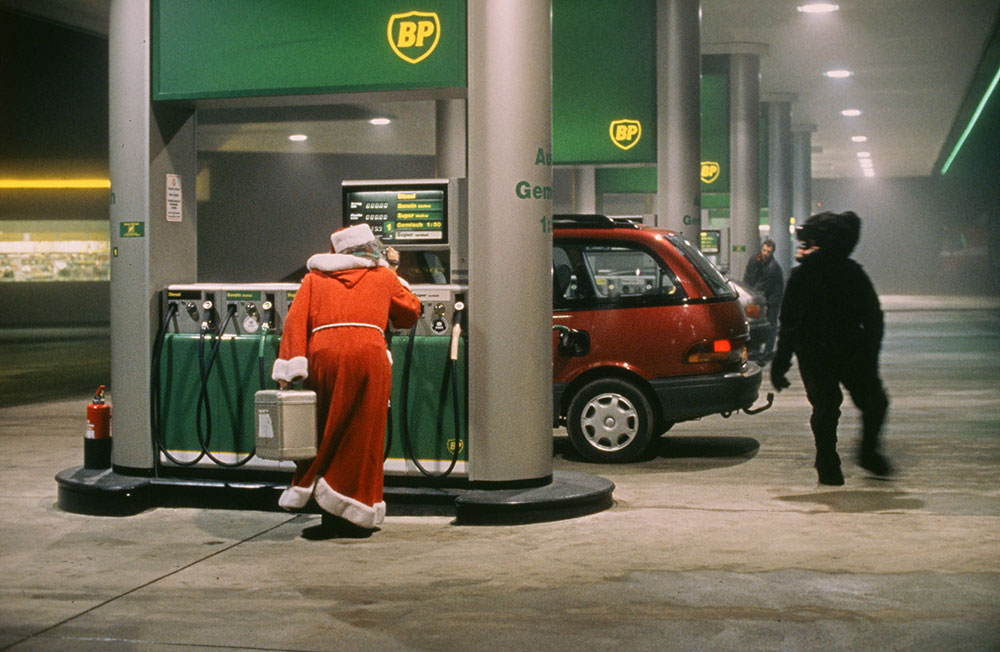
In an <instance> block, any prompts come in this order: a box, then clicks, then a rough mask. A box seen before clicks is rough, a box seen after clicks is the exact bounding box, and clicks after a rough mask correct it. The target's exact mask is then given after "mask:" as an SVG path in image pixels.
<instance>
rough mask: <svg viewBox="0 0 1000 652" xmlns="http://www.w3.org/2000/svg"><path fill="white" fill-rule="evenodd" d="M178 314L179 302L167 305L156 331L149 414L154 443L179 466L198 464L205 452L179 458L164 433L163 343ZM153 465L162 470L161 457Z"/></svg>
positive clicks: (157, 472)
mask: <svg viewBox="0 0 1000 652" xmlns="http://www.w3.org/2000/svg"><path fill="white" fill-rule="evenodd" d="M176 314H177V304H176V303H171V304H169V305H168V306H167V316H166V318H165V319H164V320H163V323H162V324H161V325H160V330H159V331H157V333H156V339H155V340H154V341H153V360H152V365H151V366H152V374H151V375H152V377H151V378H150V379H149V416H150V419H149V420H150V428H151V430H152V431H153V443H154V444H155V445H156V449H157V450H158V451H159V452H160V453H162V454H163V456H164V457H166V458H167V459H168V460H170V461H171V462H172V463H174V464H176V465H177V466H193V465H195V464H197V463H198V462H199V461H200V460H201V458H203V457H205V453H199V454H198V457H196V458H194V459H193V460H190V461H187V462H185V461H183V460H179V459H177V458H176V457H174V456H173V455H171V454H170V451H169V450H167V444H166V441H165V440H164V436H165V435H164V433H163V423H162V422H161V421H160V408H161V407H162V406H161V405H160V365H161V363H162V355H163V343H164V340H166V336H167V327H168V326H169V325H170V320H171V319H173V317H174V315H176ZM154 461H155V464H154V465H153V468H154V472H155V473H156V474H157V475H158V474H159V470H160V458H159V456H157V457H156V459H155V460H154Z"/></svg>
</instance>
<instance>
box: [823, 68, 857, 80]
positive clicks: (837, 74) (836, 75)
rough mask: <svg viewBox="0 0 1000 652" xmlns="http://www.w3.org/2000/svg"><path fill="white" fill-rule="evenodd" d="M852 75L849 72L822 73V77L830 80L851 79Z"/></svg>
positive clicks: (833, 71) (828, 71)
mask: <svg viewBox="0 0 1000 652" xmlns="http://www.w3.org/2000/svg"><path fill="white" fill-rule="evenodd" d="M853 75H854V73H853V72H851V71H850V70H827V71H826V72H824V73H823V76H824V77H829V78H830V79H843V78H845V77H851V76H853Z"/></svg>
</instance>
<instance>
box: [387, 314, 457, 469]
mask: <svg viewBox="0 0 1000 652" xmlns="http://www.w3.org/2000/svg"><path fill="white" fill-rule="evenodd" d="M461 316H462V311H461V310H456V314H455V324H454V327H453V330H452V346H451V347H450V350H449V355H448V363H450V364H449V366H448V367H447V371H449V372H450V373H449V374H448V376H447V377H446V378H445V381H444V382H445V387H443V388H442V389H443V391H447V384H448V383H449V381H450V383H451V392H452V408H453V413H454V418H455V448H454V450H453V451H452V456H451V463H450V464H449V465H448V468H447V469H445V470H444V471H442V472H441V473H434V472H432V471H429V470H427V469H426V468H425V467H424V466H423V465H422V464H421V463H420V460H418V459H417V453H416V450H415V449H414V447H413V440H412V438H411V437H410V427H409V396H408V395H409V393H410V391H409V390H410V365H411V363H412V361H413V344H414V341H415V340H416V334H417V326H416V324H414V325H413V328H411V329H410V333H409V340H408V341H407V343H406V360H405V361H404V363H403V380H402V382H401V383H400V393H401V394H402V396H401V398H400V403H401V405H400V409H401V410H400V411H401V414H400V421H401V428H400V429H401V431H402V433H401V439H402V442H403V450H404V452H405V453H406V455H407V457H409V458H410V461H411V462H413V464H414V466H416V467H417V470H418V471H420V473H421V474H423V475H424V476H425V477H427V478H431V479H432V480H441V479H444V478H447V477H448V476H449V475H451V473H452V471H454V470H455V466H456V465H457V464H458V457H459V453H461V449H462V439H461V432H462V431H461V417H460V407H459V403H458V345H457V343H456V342H455V338H459V337H461V328H462V326H461V324H462V317H461ZM455 329H457V330H455ZM443 403H444V401H442V404H443ZM441 434H443V433H440V432H439V435H441Z"/></svg>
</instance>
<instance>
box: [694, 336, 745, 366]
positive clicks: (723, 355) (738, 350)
mask: <svg viewBox="0 0 1000 652" xmlns="http://www.w3.org/2000/svg"><path fill="white" fill-rule="evenodd" d="M746 359H747V347H746V345H745V344H744V343H743V342H739V341H732V340H707V341H705V342H699V343H698V344H695V345H694V346H692V347H691V348H690V349H689V350H688V352H687V355H686V356H684V361H685V362H688V363H690V364H698V363H702V362H745V361H746Z"/></svg>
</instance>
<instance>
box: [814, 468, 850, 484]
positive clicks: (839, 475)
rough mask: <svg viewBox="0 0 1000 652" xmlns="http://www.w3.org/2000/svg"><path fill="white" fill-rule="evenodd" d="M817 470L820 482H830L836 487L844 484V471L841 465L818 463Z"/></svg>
mask: <svg viewBox="0 0 1000 652" xmlns="http://www.w3.org/2000/svg"><path fill="white" fill-rule="evenodd" d="M816 472H817V473H818V474H819V483H820V484H828V485H832V486H835V487H840V486H843V484H844V472H843V471H841V470H840V465H839V464H838V465H836V466H831V465H829V464H826V465H823V466H819V465H816Z"/></svg>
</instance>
